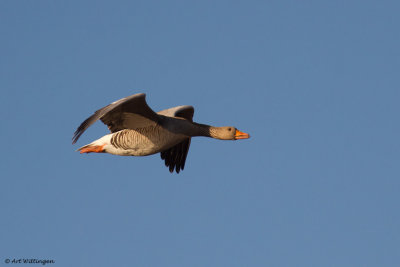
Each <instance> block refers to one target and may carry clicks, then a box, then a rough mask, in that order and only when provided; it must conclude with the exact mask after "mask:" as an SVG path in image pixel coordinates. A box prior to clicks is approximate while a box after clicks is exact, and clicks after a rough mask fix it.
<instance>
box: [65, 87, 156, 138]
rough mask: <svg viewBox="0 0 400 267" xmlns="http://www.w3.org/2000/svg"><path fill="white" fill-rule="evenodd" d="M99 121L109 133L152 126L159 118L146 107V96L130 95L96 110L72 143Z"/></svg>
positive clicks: (83, 124)
mask: <svg viewBox="0 0 400 267" xmlns="http://www.w3.org/2000/svg"><path fill="white" fill-rule="evenodd" d="M99 119H100V120H101V121H102V122H103V123H104V124H105V125H107V126H108V129H110V131H111V132H117V131H120V130H123V129H135V128H141V127H146V126H149V125H154V124H156V123H158V122H159V120H160V117H159V116H158V115H157V113H155V112H154V111H153V110H152V109H151V108H150V107H149V106H148V105H147V103H146V94H143V93H142V94H135V95H131V96H128V97H125V98H122V99H120V100H117V101H115V102H113V103H111V104H109V105H108V106H105V107H104V108H101V109H99V110H97V111H96V112H95V113H94V114H93V115H92V116H90V117H89V118H87V119H86V120H85V121H84V122H82V123H81V125H80V126H79V127H78V129H77V130H76V131H75V133H74V136H73V138H72V143H73V144H75V143H76V141H78V139H79V137H80V136H81V135H82V134H83V133H84V132H85V131H86V129H87V128H89V127H90V125H92V124H93V123H95V122H96V121H97V120H99Z"/></svg>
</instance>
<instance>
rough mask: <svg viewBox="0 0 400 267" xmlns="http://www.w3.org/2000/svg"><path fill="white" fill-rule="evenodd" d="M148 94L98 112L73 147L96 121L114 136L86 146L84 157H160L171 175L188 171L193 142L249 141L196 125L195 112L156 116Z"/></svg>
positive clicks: (234, 132) (178, 110)
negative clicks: (93, 154) (204, 139)
mask: <svg viewBox="0 0 400 267" xmlns="http://www.w3.org/2000/svg"><path fill="white" fill-rule="evenodd" d="M145 97H146V95H145V94H135V95H131V96H128V97H125V98H122V99H120V100H118V101H115V102H113V103H111V104H109V105H107V106H105V107H104V108H101V109H99V110H97V111H96V112H95V113H94V114H93V115H92V116H90V117H89V118H87V119H86V120H85V121H84V122H82V124H81V125H80V126H79V127H78V129H77V130H76V131H75V133H74V136H73V138H72V140H73V141H72V143H73V144H74V143H76V141H77V140H78V139H79V137H80V136H81V135H82V134H83V133H84V132H85V131H86V129H87V128H89V127H90V126H91V125H92V124H93V123H94V122H96V121H97V120H99V119H100V120H101V121H102V122H103V123H104V124H106V125H107V126H108V128H109V130H110V131H111V134H108V135H105V136H103V137H102V138H100V139H98V140H96V141H94V142H92V143H90V144H88V145H85V146H83V147H81V148H79V149H78V150H79V151H80V152H81V153H91V152H96V153H110V154H115V155H122V156H147V155H151V154H155V153H161V159H163V160H164V161H165V165H166V166H167V167H168V168H169V171H170V172H173V171H174V170H175V171H176V172H177V173H179V172H180V171H181V170H183V169H184V167H185V161H186V157H187V154H188V151H189V147H190V142H191V138H192V137H194V136H206V137H212V138H216V139H221V140H237V139H246V138H249V135H248V134H246V133H242V132H240V131H239V130H237V129H236V128H235V127H230V126H228V127H213V126H209V125H205V124H199V123H195V122H193V114H194V108H193V107H192V106H178V107H174V108H170V109H166V110H162V111H160V112H157V113H155V112H154V111H153V110H152V109H151V108H150V107H149V106H148V105H147V103H146V100H145Z"/></svg>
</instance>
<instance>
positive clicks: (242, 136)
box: [235, 130, 250, 140]
mask: <svg viewBox="0 0 400 267" xmlns="http://www.w3.org/2000/svg"><path fill="white" fill-rule="evenodd" d="M247 138H250V135H249V134H247V133H244V132H241V131H239V130H236V133H235V140H238V139H247Z"/></svg>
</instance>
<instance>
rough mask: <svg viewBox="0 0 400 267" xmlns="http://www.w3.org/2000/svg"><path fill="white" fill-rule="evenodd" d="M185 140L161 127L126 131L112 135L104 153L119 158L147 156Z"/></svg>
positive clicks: (183, 137) (181, 136) (184, 137)
mask: <svg viewBox="0 0 400 267" xmlns="http://www.w3.org/2000/svg"><path fill="white" fill-rule="evenodd" d="M186 138H187V137H186V136H185V135H181V134H176V133H171V132H170V131H168V130H165V129H164V128H161V127H151V129H149V127H148V128H143V129H136V130H128V129H126V130H121V131H119V132H116V133H113V134H112V136H111V139H110V142H109V145H106V146H105V152H107V153H110V154H115V155H121V156H147V155H152V154H155V153H159V152H161V151H164V150H166V149H168V148H170V147H172V146H174V145H176V144H178V143H180V142H182V141H183V140H184V139H186Z"/></svg>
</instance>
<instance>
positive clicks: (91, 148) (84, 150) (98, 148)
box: [79, 145, 105, 154]
mask: <svg viewBox="0 0 400 267" xmlns="http://www.w3.org/2000/svg"><path fill="white" fill-rule="evenodd" d="M104 146H105V145H102V146H90V145H88V146H84V147H82V148H81V149H80V150H79V151H80V152H81V154H82V153H91V152H95V153H102V152H104Z"/></svg>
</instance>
